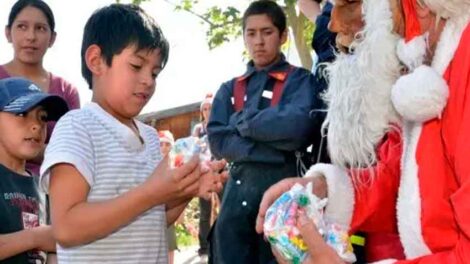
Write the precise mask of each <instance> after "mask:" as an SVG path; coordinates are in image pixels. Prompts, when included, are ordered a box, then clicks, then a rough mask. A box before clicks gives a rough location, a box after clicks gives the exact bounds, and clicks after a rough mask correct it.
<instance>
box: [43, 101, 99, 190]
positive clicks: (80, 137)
mask: <svg viewBox="0 0 470 264" xmlns="http://www.w3.org/2000/svg"><path fill="white" fill-rule="evenodd" d="M82 111H83V110H76V111H71V112H69V113H67V114H66V115H65V116H63V117H62V118H61V119H60V120H59V122H58V123H57V125H56V127H55V129H54V132H53V133H52V137H51V140H50V141H49V144H48V146H47V148H46V152H45V154H44V161H43V163H42V166H41V173H40V175H41V177H40V188H41V189H42V190H43V191H44V192H46V193H47V192H48V189H49V180H50V179H49V178H50V170H51V168H52V167H54V166H55V165H57V164H59V163H67V164H71V165H73V166H74V167H75V168H76V169H77V170H78V171H79V172H80V174H81V175H82V176H83V177H84V178H85V180H86V182H87V183H88V184H89V185H90V186H92V185H93V182H94V150H93V144H92V139H91V136H90V134H89V133H88V131H87V124H86V120H87V119H86V117H84V116H83V115H81V114H82Z"/></svg>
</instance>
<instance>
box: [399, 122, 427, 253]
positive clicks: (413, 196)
mask: <svg viewBox="0 0 470 264" xmlns="http://www.w3.org/2000/svg"><path fill="white" fill-rule="evenodd" d="M421 129H422V126H421V124H420V123H411V122H405V123H404V124H403V135H405V140H404V143H403V144H404V146H403V149H404V152H403V155H402V171H401V177H400V188H399V190H398V202H397V214H398V231H399V234H400V240H401V243H402V245H403V248H404V250H405V255H406V257H407V258H417V257H420V256H423V255H427V254H430V253H431V250H430V249H429V247H428V246H427V245H426V243H425V241H424V237H423V235H422V234H423V233H422V227H421V193H420V189H419V179H418V164H417V163H416V149H417V146H418V140H419V137H420V135H421Z"/></svg>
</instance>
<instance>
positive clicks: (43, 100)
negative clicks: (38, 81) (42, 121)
mask: <svg viewBox="0 0 470 264" xmlns="http://www.w3.org/2000/svg"><path fill="white" fill-rule="evenodd" d="M38 105H41V106H43V107H44V110H45V111H46V112H47V120H48V121H57V120H58V119H59V118H60V117H61V116H62V115H64V114H65V113H66V112H67V111H68V110H69V107H68V106H67V103H66V102H65V100H64V99H62V97H60V96H57V95H49V94H46V93H44V92H43V91H41V89H39V87H38V86H36V85H35V84H34V83H33V82H31V81H30V80H28V79H25V78H20V77H11V78H6V79H2V80H0V111H2V112H9V113H13V114H21V113H27V112H29V111H30V110H31V109H33V108H34V107H36V106H38Z"/></svg>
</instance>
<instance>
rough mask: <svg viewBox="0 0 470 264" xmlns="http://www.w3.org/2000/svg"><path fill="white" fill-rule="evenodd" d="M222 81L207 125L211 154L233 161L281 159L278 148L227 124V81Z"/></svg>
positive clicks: (229, 102)
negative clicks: (244, 135)
mask: <svg viewBox="0 0 470 264" xmlns="http://www.w3.org/2000/svg"><path fill="white" fill-rule="evenodd" d="M231 84H232V83H226V84H223V85H222V86H221V87H220V89H219V91H218V92H217V94H216V96H215V98H214V101H213V104H212V111H211V117H210V121H209V123H208V125H207V133H208V138H209V144H210V149H211V152H212V154H213V155H214V157H216V158H219V159H222V158H223V159H226V160H228V161H230V162H233V161H248V160H249V161H262V162H283V161H284V156H283V154H282V153H280V152H279V151H277V150H275V149H273V148H271V147H269V146H267V145H265V144H263V143H260V142H255V141H254V140H253V139H250V138H244V137H241V136H240V134H239V133H238V131H237V129H236V127H235V126H234V125H232V124H230V116H231V115H232V114H233V112H234V110H233V105H232V102H231V92H230V87H229V86H230V85H231Z"/></svg>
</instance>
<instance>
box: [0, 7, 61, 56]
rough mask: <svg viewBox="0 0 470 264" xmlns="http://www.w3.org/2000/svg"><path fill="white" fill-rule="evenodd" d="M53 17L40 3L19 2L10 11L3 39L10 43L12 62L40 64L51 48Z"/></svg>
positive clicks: (52, 41) (48, 9)
mask: <svg viewBox="0 0 470 264" xmlns="http://www.w3.org/2000/svg"><path fill="white" fill-rule="evenodd" d="M54 30H55V21H54V14H53V13H52V10H51V9H50V7H49V6H48V5H47V4H46V3H45V2H43V1H42V0H19V1H17V2H16V3H15V4H14V5H13V7H12V8H11V10H10V15H9V17H8V24H7V25H6V27H5V35H6V37H7V40H8V42H10V43H12V45H13V49H14V53H15V54H14V59H15V60H19V61H20V62H22V63H25V64H40V63H42V60H43V57H44V54H45V53H46V51H47V49H48V48H49V47H51V46H52V45H53V44H54V41H55V38H56V33H55V31H54Z"/></svg>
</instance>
